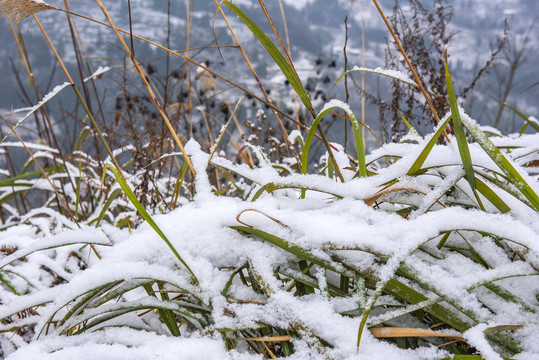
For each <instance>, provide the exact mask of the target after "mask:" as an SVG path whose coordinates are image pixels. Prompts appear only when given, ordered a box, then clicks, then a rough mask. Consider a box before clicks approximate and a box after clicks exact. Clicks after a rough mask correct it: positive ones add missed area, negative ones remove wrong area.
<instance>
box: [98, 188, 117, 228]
mask: <svg viewBox="0 0 539 360" xmlns="http://www.w3.org/2000/svg"><path fill="white" fill-rule="evenodd" d="M121 192H122V189H120V188H116V189H114V190H112V192H111V193H110V195H109V198H108V199H107V201H106V202H105V205H103V209H101V212H100V213H99V216H98V217H97V219H96V220H97V222H96V223H95V227H96V228H97V227H99V224H100V223H101V220H103V217H105V213H106V212H107V210H108V208H109V206H110V204H112V202H113V201H114V199H116V197H117V196H118V195H119V194H120V193H121Z"/></svg>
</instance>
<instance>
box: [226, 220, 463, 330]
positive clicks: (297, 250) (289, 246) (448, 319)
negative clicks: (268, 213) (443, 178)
mask: <svg viewBox="0 0 539 360" xmlns="http://www.w3.org/2000/svg"><path fill="white" fill-rule="evenodd" d="M230 228H231V229H234V230H238V231H241V232H244V233H247V234H251V235H254V236H256V237H258V238H260V239H263V240H265V241H268V242H270V243H272V244H273V245H275V246H277V247H279V248H281V249H283V250H285V251H287V252H289V253H291V254H293V255H295V256H297V257H299V258H301V259H304V260H307V261H309V262H312V263H314V264H316V265H318V266H321V267H323V268H325V269H328V270H331V271H333V272H336V273H337V274H340V275H344V276H347V277H351V278H356V277H357V275H358V274H359V272H357V270H356V269H353V268H351V267H349V266H345V267H343V266H342V265H341V264H339V263H334V262H330V261H327V260H324V259H321V258H319V257H317V256H316V255H313V254H312V253H311V252H310V251H309V250H307V249H304V248H302V247H300V246H298V245H296V244H294V243H292V242H289V241H286V240H284V239H281V238H279V237H277V236H275V235H272V234H269V233H266V232H264V231H261V230H258V229H255V228H251V227H248V226H230ZM359 275H361V276H365V278H366V279H367V280H371V281H377V279H375V278H374V277H373V276H372V274H368V273H365V274H363V273H362V274H359ZM386 291H387V292H388V293H390V294H392V295H394V296H396V297H398V298H400V299H403V300H405V301H407V302H409V303H411V304H418V303H420V302H424V301H426V300H428V298H427V297H426V296H425V295H423V294H421V293H420V292H418V291H416V290H414V289H412V288H411V287H409V286H408V285H405V284H403V283H402V282H400V281H399V280H397V279H395V278H393V279H390V280H389V281H388V282H387V283H386V284H385V286H384V292H386ZM425 311H426V312H428V313H429V314H431V315H433V316H434V317H436V318H438V319H439V320H441V321H443V322H444V323H446V324H448V325H449V326H451V327H453V328H455V329H457V330H458V331H466V330H467V329H469V328H470V325H469V324H467V323H466V322H464V321H463V320H462V319H461V317H460V316H459V315H456V314H454V313H453V312H452V311H451V310H449V309H447V308H445V307H443V306H442V305H440V304H433V305H430V306H427V307H426V308H425Z"/></svg>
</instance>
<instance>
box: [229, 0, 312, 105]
mask: <svg viewBox="0 0 539 360" xmlns="http://www.w3.org/2000/svg"><path fill="white" fill-rule="evenodd" d="M224 4H225V5H226V6H228V7H229V8H230V10H232V11H233V12H234V13H235V14H236V15H237V16H238V17H239V18H240V19H241V20H242V21H243V22H244V23H245V25H247V27H249V29H250V30H251V32H252V33H253V34H254V36H256V38H257V39H258V41H260V43H261V44H262V45H263V46H264V47H265V48H266V50H267V51H268V53H269V54H270V55H271V57H272V58H273V60H274V61H275V63H276V64H277V66H279V68H280V69H281V71H282V72H283V74H284V75H285V76H286V78H287V79H288V81H289V82H290V85H291V86H292V88H293V89H294V90H295V91H296V93H297V94H298V96H299V98H300V99H301V102H302V103H303V105H305V107H306V108H307V109H309V110H312V109H313V105H312V103H311V99H310V98H309V95H307V92H306V91H305V88H304V87H303V85H302V84H301V81H300V80H299V78H298V76H297V75H296V73H295V72H294V70H293V69H292V67H291V66H290V64H289V63H288V61H286V59H285V57H284V56H283V55H282V54H281V52H280V51H279V50H278V49H277V47H276V46H275V45H274V44H273V42H272V41H271V40H270V39H269V38H268V37H267V35H266V34H264V32H263V31H262V30H261V29H260V28H259V27H258V25H256V23H255V22H254V21H253V20H251V18H249V17H248V16H247V15H246V14H245V13H244V12H243V11H241V10H240V9H239V8H238V7H237V6H236V5H234V4H232V3H231V2H230V1H225V2H224Z"/></svg>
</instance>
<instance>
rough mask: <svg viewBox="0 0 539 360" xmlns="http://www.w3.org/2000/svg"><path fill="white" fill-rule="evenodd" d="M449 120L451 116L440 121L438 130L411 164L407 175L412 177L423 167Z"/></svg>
mask: <svg viewBox="0 0 539 360" xmlns="http://www.w3.org/2000/svg"><path fill="white" fill-rule="evenodd" d="M449 120H451V116H448V117H447V119H444V120H443V121H440V124H438V129H437V130H436V132H435V133H434V135H433V136H432V138H431V139H430V140H429V141H428V142H427V144H426V145H425V147H424V148H423V150H422V151H421V153H420V154H419V156H418V157H417V159H416V160H415V162H414V163H413V164H412V166H411V167H410V170H408V173H407V175H414V174H415V173H416V172H418V171H419V170H420V169H421V166H423V164H424V163H425V160H427V157H428V156H429V154H430V152H431V150H432V148H433V147H434V145H435V144H436V142H437V141H438V139H439V138H440V136H442V134H443V132H444V129H445V127H446V126H447V124H448V123H449Z"/></svg>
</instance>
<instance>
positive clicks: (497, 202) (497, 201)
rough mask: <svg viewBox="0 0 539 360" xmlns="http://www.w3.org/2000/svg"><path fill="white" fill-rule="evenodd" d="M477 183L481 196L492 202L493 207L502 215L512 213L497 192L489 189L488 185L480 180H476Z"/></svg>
mask: <svg viewBox="0 0 539 360" xmlns="http://www.w3.org/2000/svg"><path fill="white" fill-rule="evenodd" d="M475 181H476V185H477V191H479V192H480V193H481V195H483V196H484V197H485V198H487V200H488V201H490V202H491V203H492V205H494V206H496V208H497V209H498V210H500V211H501V212H502V213H507V212H509V211H511V208H510V207H509V206H507V204H506V203H505V202H504V201H503V200H502V198H500V197H499V196H498V194H496V192H495V191H493V190H492V189H491V188H489V187H488V186H487V184H485V183H484V182H482V181H481V180H479V179H475Z"/></svg>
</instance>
